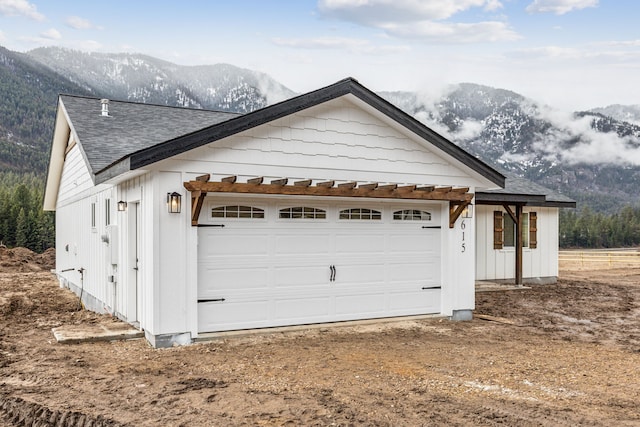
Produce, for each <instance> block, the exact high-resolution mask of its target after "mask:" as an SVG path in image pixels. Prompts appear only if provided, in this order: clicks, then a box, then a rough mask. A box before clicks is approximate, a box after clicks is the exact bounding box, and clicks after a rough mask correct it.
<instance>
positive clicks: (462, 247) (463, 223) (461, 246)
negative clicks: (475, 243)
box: [460, 219, 467, 253]
mask: <svg viewBox="0 0 640 427" xmlns="http://www.w3.org/2000/svg"><path fill="white" fill-rule="evenodd" d="M465 228H467V224H465V222H464V219H463V220H462V222H461V223H460V229H461V230H462V245H460V248H461V251H462V253H465V251H466V250H467V244H466V243H465V241H464V229H465Z"/></svg>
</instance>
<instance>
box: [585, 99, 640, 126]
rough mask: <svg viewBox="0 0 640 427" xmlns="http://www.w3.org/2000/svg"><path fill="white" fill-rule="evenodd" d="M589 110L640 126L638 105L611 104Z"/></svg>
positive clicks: (639, 106) (639, 107)
mask: <svg viewBox="0 0 640 427" xmlns="http://www.w3.org/2000/svg"><path fill="white" fill-rule="evenodd" d="M589 111H591V112H592V113H598V114H602V115H604V116H609V117H613V118H614V119H617V120H621V121H625V122H629V123H633V124H636V125H638V126H640V105H620V104H613V105H609V106H607V107H601V108H594V109H592V110H589Z"/></svg>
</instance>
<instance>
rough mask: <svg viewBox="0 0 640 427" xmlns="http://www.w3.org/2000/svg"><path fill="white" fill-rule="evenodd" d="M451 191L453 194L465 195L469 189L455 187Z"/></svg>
mask: <svg viewBox="0 0 640 427" xmlns="http://www.w3.org/2000/svg"><path fill="white" fill-rule="evenodd" d="M451 191H453V192H454V193H467V192H469V187H456V188H452V189H451Z"/></svg>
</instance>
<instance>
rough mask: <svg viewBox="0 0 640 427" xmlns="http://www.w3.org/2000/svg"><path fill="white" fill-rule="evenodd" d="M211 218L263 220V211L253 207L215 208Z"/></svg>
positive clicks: (212, 210)
mask: <svg viewBox="0 0 640 427" xmlns="http://www.w3.org/2000/svg"><path fill="white" fill-rule="evenodd" d="M211 218H264V209H260V208H255V207H253V206H216V207H215V208H212V209H211Z"/></svg>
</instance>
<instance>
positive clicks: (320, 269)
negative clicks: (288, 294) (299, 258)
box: [274, 262, 331, 289]
mask: <svg viewBox="0 0 640 427" xmlns="http://www.w3.org/2000/svg"><path fill="white" fill-rule="evenodd" d="M289 264H291V262H290V263H289ZM330 275H331V271H330V270H329V265H328V263H327V262H325V263H323V264H322V265H317V264H316V265H310V264H306V265H305V264H298V265H296V266H295V267H292V266H287V267H274V287H275V288H276V289H279V288H292V289H293V288H306V287H309V286H313V285H328V284H329V278H330Z"/></svg>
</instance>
